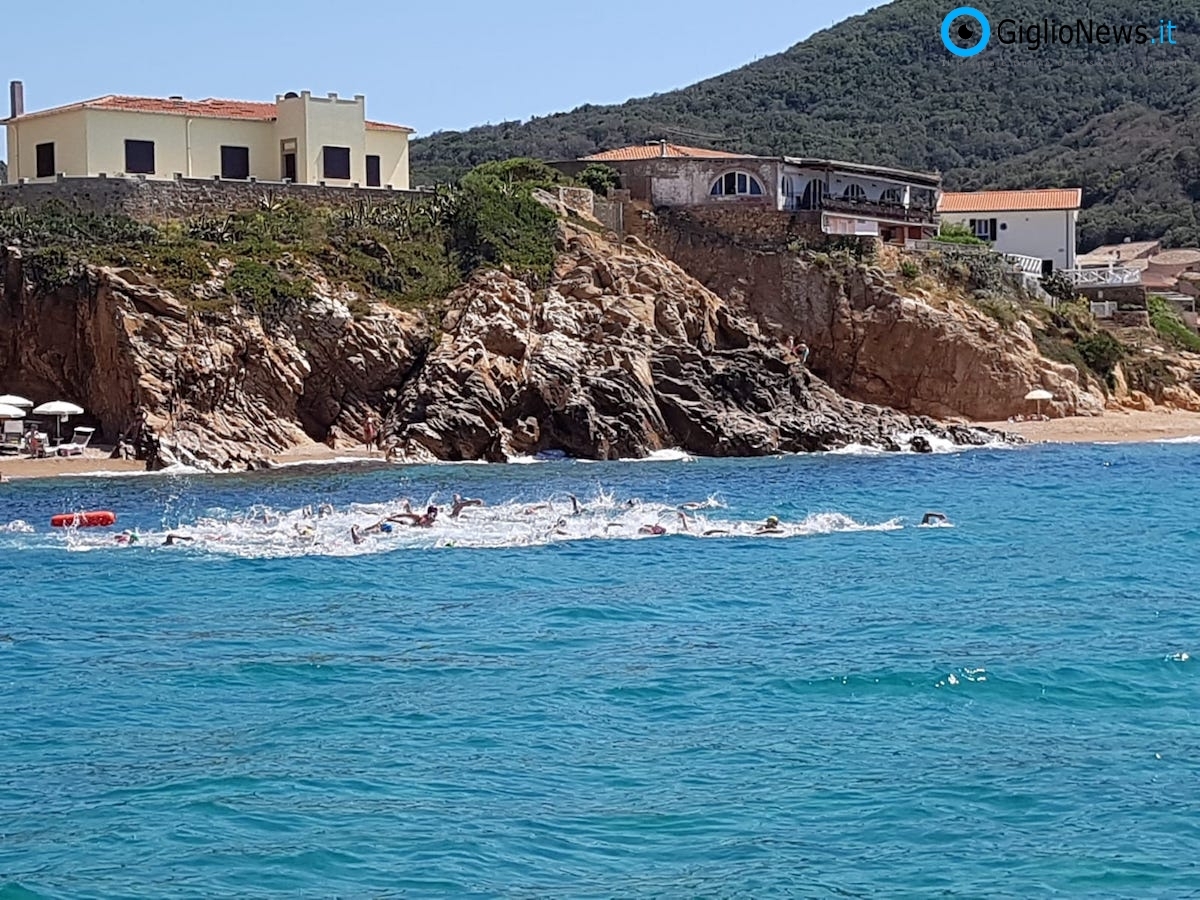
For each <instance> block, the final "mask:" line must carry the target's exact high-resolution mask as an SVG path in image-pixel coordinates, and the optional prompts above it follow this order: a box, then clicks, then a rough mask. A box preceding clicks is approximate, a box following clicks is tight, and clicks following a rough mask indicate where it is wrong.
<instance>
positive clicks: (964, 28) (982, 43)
mask: <svg viewBox="0 0 1200 900" xmlns="http://www.w3.org/2000/svg"><path fill="white" fill-rule="evenodd" d="M962 18H967V19H974V20H975V22H974V24H971V23H970V22H963V23H962V24H960V25H959V26H958V28H957V29H955V32H954V34H953V35H951V33H950V26H951V25H953V24H954V22H955V20H956V19H962ZM954 37H958V39H959V40H962V41H969V40H971V39H972V38H975V37H978V38H979V41H978V43H976V44H975V46H973V47H960V46H958V44H956V43H954ZM991 39H992V25H991V23H990V22H989V21H988V19H987V16H985V15H984V14H983V13H981V12H980V11H979V10H977V9H976V8H975V7H973V6H960V7H959V8H958V9H952V10H950V12H949V13H947V14H946V18H944V19H942V43H943V44H945V45H946V49H947V50H949V51H950V52H951V53H953V54H954V55H955V56H963V57H967V56H974V55H975V54H977V53H982V52H983V48H984V47H986V46H987V45H988V41H990V40H991Z"/></svg>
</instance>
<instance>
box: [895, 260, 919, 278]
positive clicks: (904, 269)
mask: <svg viewBox="0 0 1200 900" xmlns="http://www.w3.org/2000/svg"><path fill="white" fill-rule="evenodd" d="M900 274H901V276H903V277H904V278H907V279H909V280H910V281H911V280H912V279H914V278H916V277H917V276H918V275H920V274H921V267H920V266H918V265H917V264H916V263H915V262H913V261H912V260H911V259H905V260H901V261H900Z"/></svg>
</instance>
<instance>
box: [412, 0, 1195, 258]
mask: <svg viewBox="0 0 1200 900" xmlns="http://www.w3.org/2000/svg"><path fill="white" fill-rule="evenodd" d="M953 6H954V4H953V3H950V2H946V0H897V2H894V3H891V4H889V5H887V6H883V7H880V8H878V9H875V10H872V11H871V12H869V13H867V14H865V15H862V16H856V17H854V18H851V19H847V20H846V21H844V22H842V23H840V24H838V25H836V26H834V27H833V28H830V29H828V30H826V31H822V32H819V33H818V34H815V35H813V36H812V37H810V38H809V39H808V40H806V41H804V42H802V43H800V44H797V45H795V46H794V47H792V48H791V49H789V50H787V51H786V52H784V53H781V54H778V55H776V56H771V57H768V58H765V59H762V60H759V61H758V62H755V63H753V64H751V65H748V66H745V67H743V68H741V69H737V70H735V71H733V72H729V73H727V74H725V75H721V76H718V77H716V78H712V79H709V80H707V81H702V82H700V83H698V84H695V85H692V86H691V87H688V88H684V89H682V90H679V91H673V92H671V93H666V94H656V95H654V96H652V97H646V98H642V99H637V100H630V101H629V102H627V103H623V104H620V105H613V106H582V107H580V108H578V109H576V110H573V111H571V112H568V113H559V114H556V115H552V116H546V117H542V118H536V119H533V120H531V121H529V122H526V123H524V124H522V123H519V122H507V123H503V124H501V125H496V126H486V127H481V128H473V129H470V130H468V131H464V132H440V133H437V134H434V135H432V136H430V137H428V138H425V139H422V140H420V141H418V142H416V143H415V144H414V147H413V153H412V158H413V166H414V174H415V176H416V180H417V182H418V183H419V182H422V181H426V182H428V181H433V180H440V179H445V178H447V177H449V176H451V175H455V174H459V173H461V172H462V171H463V170H465V169H467V168H469V167H471V166H473V165H476V164H478V163H480V162H483V161H486V160H489V159H499V158H504V157H509V156H529V155H532V156H540V157H543V158H573V157H577V156H581V155H585V154H587V153H591V152H595V151H597V150H602V149H608V148H612V147H617V146H622V145H625V144H630V143H638V142H641V141H644V140H649V139H655V138H660V137H667V138H669V139H672V140H675V141H676V142H679V143H693V144H701V145H709V146H718V147H722V148H725V149H730V150H741V151H748V152H754V153H764V154H783V153H786V154H789V155H810V156H829V157H834V158H842V159H852V160H856V161H862V162H869V163H877V164H882V165H896V166H904V167H911V168H918V169H936V170H939V171H941V172H943V173H944V174H945V179H946V186H947V187H948V188H950V189H974V188H983V187H1039V186H1049V185H1076V184H1078V185H1082V186H1083V187H1084V189H1085V190H1084V203H1085V206H1086V207H1087V210H1086V212H1085V213H1084V215H1083V217H1082V220H1081V231H1080V240H1081V243H1082V244H1083V245H1084V248H1085V249H1087V248H1090V247H1092V246H1094V245H1096V244H1099V243H1103V242H1107V241H1117V240H1121V239H1123V238H1125V237H1127V236H1132V237H1134V238H1135V239H1138V238H1149V237H1159V236H1163V235H1165V236H1166V239H1167V241H1168V242H1169V243H1172V244H1184V243H1188V244H1193V243H1200V225H1198V223H1197V219H1196V212H1197V206H1196V205H1197V203H1200V152H1198V151H1197V148H1196V144H1197V138H1198V137H1200V4H1197V3H1187V4H1183V3H1178V4H1171V3H1167V4H1164V3H1163V2H1161V0H1076V2H1074V3H1072V4H1070V5H1069V6H1066V7H1056V6H1055V5H1054V4H1047V3H1045V2H1044V0H987V2H984V3H981V4H980V8H981V9H982V10H983V11H984V12H985V13H986V14H987V15H988V17H989V19H990V20H991V23H992V27H993V34H992V42H991V45H990V46H989V47H988V48H987V49H986V50H985V51H984V52H983V53H981V54H979V55H978V56H975V57H972V58H968V59H960V58H957V57H955V56H952V55H951V54H950V53H949V52H947V50H946V49H945V47H944V46H943V45H942V43H941V38H940V35H939V26H940V23H941V20H942V16H943V15H945V13H946V12H947V11H948V10H949V9H950V8H951V7H953ZM1168 7H1174V8H1173V9H1168ZM1168 13H1169V14H1170V16H1171V18H1172V20H1173V21H1174V23H1175V25H1176V26H1177V29H1176V32H1175V39H1176V41H1177V44H1175V45H1174V46H1160V45H1150V44H1144V45H1138V46H1128V45H1122V46H1116V45H1108V46H1099V45H1093V46H1086V45H1083V46H1079V45H1073V46H1062V45H1059V44H1056V45H1048V46H1043V47H1041V48H1040V49H1038V50H1036V51H1035V50H1030V49H1027V48H1026V47H1021V46H1002V45H1001V44H1000V43H999V39H998V32H999V30H1000V29H999V23H1000V22H1001V20H1003V19H1006V18H1010V19H1015V20H1018V21H1020V22H1022V23H1034V24H1036V23H1040V22H1042V21H1043V19H1044V18H1046V17H1047V16H1051V17H1052V18H1054V19H1055V21H1058V22H1061V23H1063V24H1074V23H1075V21H1076V19H1077V18H1082V19H1083V20H1085V21H1086V20H1088V19H1091V20H1093V21H1094V22H1095V23H1096V24H1097V25H1099V24H1108V25H1110V26H1121V25H1135V26H1136V25H1144V26H1146V29H1147V31H1146V33H1147V34H1149V35H1150V36H1152V37H1156V38H1157V36H1158V24H1159V20H1160V18H1162V17H1163V16H1165V15H1167V14H1168ZM956 24H957V23H956ZM968 43H970V41H968ZM709 135H716V136H719V137H720V138H721V140H714V139H712V138H709V137H705V136H709Z"/></svg>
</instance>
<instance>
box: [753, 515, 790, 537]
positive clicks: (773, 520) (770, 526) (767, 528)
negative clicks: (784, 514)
mask: <svg viewBox="0 0 1200 900" xmlns="http://www.w3.org/2000/svg"><path fill="white" fill-rule="evenodd" d="M754 533H755V534H783V529H782V528H780V527H779V516H767V519H766V521H765V522H763V524H762V525H759V526H758V528H756V529H755V530H754Z"/></svg>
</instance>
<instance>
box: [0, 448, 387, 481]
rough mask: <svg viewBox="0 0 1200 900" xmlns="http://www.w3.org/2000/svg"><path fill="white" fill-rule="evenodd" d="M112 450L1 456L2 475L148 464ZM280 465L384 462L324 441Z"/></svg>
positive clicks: (131, 468) (282, 458)
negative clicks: (117, 455) (114, 454)
mask: <svg viewBox="0 0 1200 900" xmlns="http://www.w3.org/2000/svg"><path fill="white" fill-rule="evenodd" d="M109 452H110V451H109V450H108V449H106V448H104V447H100V448H96V449H94V450H88V452H87V454H86V455H84V456H71V457H58V456H51V457H47V458H45V459H29V458H27V457H24V456H2V457H0V475H3V476H5V477H6V478H14V479H15V478H54V477H55V476H59V475H92V474H95V473H96V472H144V471H146V464H145V463H144V462H142V461H141V460H135V459H110V458H109V455H108V454H109ZM271 459H272V461H273V462H276V463H280V464H287V463H291V464H293V465H295V464H297V463H305V462H312V463H322V462H324V463H329V462H333V461H335V460H367V459H372V460H376V461H378V462H381V463H382V462H383V461H384V460H383V452H382V451H380V450H375V451H372V452H371V453H368V452H367V451H366V450H365V449H364V448H362V447H351V448H344V449H338V450H331V449H329V447H327V446H325V445H324V444H317V443H313V444H308V445H305V446H303V447H294V448H292V449H291V450H288V451H286V452H284V453H280V454H277V455H276V456H273V457H272V458H271Z"/></svg>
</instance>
